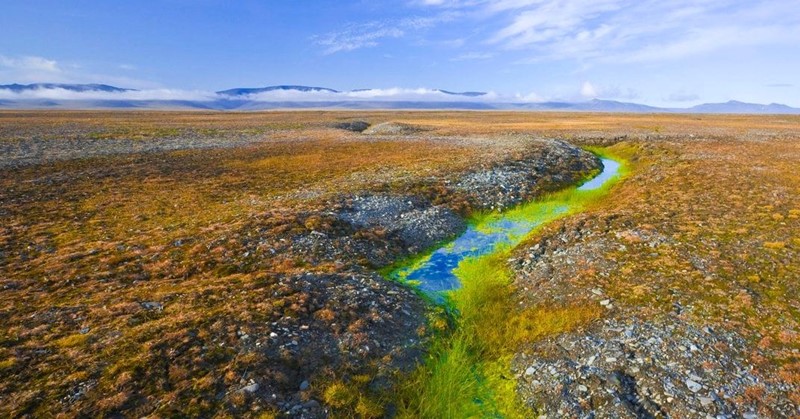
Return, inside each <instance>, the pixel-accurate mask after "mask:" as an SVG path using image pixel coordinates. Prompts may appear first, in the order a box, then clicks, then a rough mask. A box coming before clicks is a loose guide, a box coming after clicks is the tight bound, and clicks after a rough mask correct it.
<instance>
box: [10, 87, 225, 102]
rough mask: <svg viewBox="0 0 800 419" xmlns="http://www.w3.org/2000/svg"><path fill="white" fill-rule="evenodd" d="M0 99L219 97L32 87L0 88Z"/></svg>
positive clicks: (164, 91) (199, 93) (166, 91)
mask: <svg viewBox="0 0 800 419" xmlns="http://www.w3.org/2000/svg"><path fill="white" fill-rule="evenodd" d="M0 99H5V100H133V101H136V100H190V101H208V100H215V99H219V96H218V95H217V94H216V93H213V92H203V91H192V90H177V89H152V90H132V91H126V92H102V91H87V92H75V91H72V90H67V89H61V88H55V89H32V90H23V91H21V92H13V91H11V90H6V89H0Z"/></svg>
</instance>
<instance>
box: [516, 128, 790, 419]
mask: <svg viewBox="0 0 800 419" xmlns="http://www.w3.org/2000/svg"><path fill="white" fill-rule="evenodd" d="M614 141H618V140H614ZM622 146H624V147H630V144H628V145H625V144H624V143H623V144H622ZM636 153H637V154H636V155H637V160H639V161H634V162H633V165H634V167H638V174H634V175H633V176H632V177H631V178H630V179H628V180H626V181H625V182H624V184H623V185H621V186H619V187H618V188H615V190H614V191H612V198H611V199H610V200H608V201H607V202H605V203H604V204H601V205H599V206H598V207H596V208H593V209H591V210H590V211H588V212H587V213H586V214H581V215H578V216H576V217H574V218H572V219H569V220H566V221H563V222H560V223H557V224H556V225H553V226H550V227H548V228H545V229H544V231H543V232H542V233H541V235H540V236H538V237H536V238H534V239H532V241H530V242H529V243H527V244H525V245H523V246H521V247H520V248H519V250H518V251H517V253H516V257H515V258H514V260H513V261H512V262H511V265H512V266H513V267H514V269H515V271H516V272H517V275H516V279H515V285H516V286H517V287H518V298H519V299H520V304H522V305H528V306H539V305H547V306H552V305H556V306H558V305H564V306H571V305H579V306H588V307H596V308H597V310H599V312H600V315H599V317H600V319H599V320H597V321H595V322H593V323H590V324H587V325H586V326H585V327H584V328H583V329H581V330H580V331H577V332H569V333H565V334H561V335H558V336H552V337H549V338H546V339H543V340H541V341H539V342H535V343H530V344H527V345H524V347H523V349H522V350H520V351H519V352H518V354H517V356H516V357H515V359H514V362H513V371H514V373H515V375H516V377H517V380H518V390H519V392H520V394H521V395H522V397H523V399H524V400H525V401H526V402H527V403H528V404H529V405H530V406H532V407H535V408H536V409H537V410H538V411H539V412H540V413H541V414H542V415H544V416H546V417H564V416H567V417H644V418H647V417H697V418H706V417H713V418H733V417H750V418H756V417H797V416H798V415H800V379H798V375H797V373H796V371H797V365H798V360H800V346H799V344H800V340H798V339H797V336H798V321H800V318H799V317H798V316H797V313H798V308H800V307H798V306H797V299H796V296H797V294H796V292H797V286H798V279H800V272H798V270H797V266H800V265H798V263H797V262H798V261H800V256H798V253H797V251H798V249H797V244H798V242H797V240H796V237H797V236H796V234H797V227H798V224H797V220H798V218H797V216H800V211H798V209H799V208H797V206H798V205H800V202H798V201H797V199H796V197H797V195H796V194H793V193H791V192H789V191H791V190H793V189H794V188H796V185H793V182H795V181H794V180H793V176H795V175H794V174H793V173H791V172H789V171H786V169H788V167H789V162H790V161H800V160H798V159H800V153H798V152H797V143H796V142H793V141H785V140H782V139H779V138H775V139H773V140H772V141H769V142H761V141H755V140H753V139H751V138H748V137H740V138H738V139H727V140H726V141H718V140H709V139H705V140H697V142H693V141H691V140H684V139H673V140H669V141H664V140H661V141H658V142H653V143H652V144H650V145H649V146H648V147H647V148H638V149H637V151H636ZM673 153H674V154H673ZM668 155H672V156H673V157H671V158H667V157H665V156H668ZM744 165H746V166H744ZM767 168H769V169H767ZM744 173H747V174H748V175H747V176H749V177H748V178H747V179H748V180H746V181H745V180H743V179H744V178H742V176H743V174H744ZM745 196H746V197H748V198H747V200H743V199H742V198H743V197H745ZM613 197H616V198H613ZM793 214H795V215H793ZM793 240H794V241H793ZM776 243H777V244H776ZM790 243H794V245H791V244H790Z"/></svg>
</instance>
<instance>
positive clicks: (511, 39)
mask: <svg viewBox="0 0 800 419" xmlns="http://www.w3.org/2000/svg"><path fill="white" fill-rule="evenodd" d="M4 3H5V4H3V13H2V14H0V84H8V83H34V82H55V83H106V84H111V85H114V86H120V87H129V88H136V89H141V90H143V91H144V92H150V93H148V94H151V95H163V96H169V97H170V98H183V99H193V98H203V97H209V96H210V95H213V93H212V92H214V91H216V90H224V89H229V88H234V87H262V86H269V85H278V84H299V85H310V86H323V87H329V88H333V89H337V90H352V89H365V88H371V89H378V90H376V91H377V92H381V94H385V95H389V96H391V97H406V96H413V95H418V94H430V93H431V91H430V90H426V89H445V90H450V91H485V92H490V93H491V94H490V95H487V96H486V99H485V100H514V101H534V102H535V101H546V100H565V101H582V100H588V99H592V98H600V99H609V100H620V101H628V102H637V103H644V104H649V105H654V106H670V107H687V106H692V105H695V104H698V103H703V102H724V101H727V100H732V99H735V100H742V101H747V102H757V103H771V102H777V103H784V104H788V105H791V106H798V107H800V4H798V3H797V0H774V1H767V0H748V1H735V0H714V1H703V0H693V1H688V0H669V1H664V0H555V1H545V0H494V1H490V0H396V1H376V0H373V1H367V0H337V1H320V0H260V1H256V0H238V1H231V0H161V1H155V0H139V1H108V0H70V1H63V0H7V1H5V2H4ZM152 92H156V93H152ZM434 93H435V92H434ZM139 95H145V93H139ZM392 95H394V96H392Z"/></svg>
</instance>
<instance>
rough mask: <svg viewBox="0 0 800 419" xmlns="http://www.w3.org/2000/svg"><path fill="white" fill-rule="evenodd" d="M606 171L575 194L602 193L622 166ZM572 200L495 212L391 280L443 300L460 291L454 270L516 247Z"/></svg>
mask: <svg viewBox="0 0 800 419" xmlns="http://www.w3.org/2000/svg"><path fill="white" fill-rule="evenodd" d="M601 161H602V163H603V169H602V170H601V172H600V173H599V174H597V175H596V176H595V177H593V178H592V179H590V180H588V181H586V182H584V183H583V184H582V185H580V186H578V187H577V188H576V189H575V191H574V193H575V194H588V193H591V192H592V191H595V190H598V189H600V188H602V187H603V186H605V185H606V184H608V183H609V182H611V181H612V180H613V179H615V178H616V177H618V176H619V172H620V163H619V162H617V161H615V160H613V159H610V158H607V157H603V158H601ZM573 205H578V204H570V202H569V201H564V200H559V199H544V200H541V201H533V202H530V203H527V204H524V205H522V206H520V207H518V208H514V209H511V210H508V211H505V212H502V213H492V214H489V215H487V216H485V217H483V218H481V219H480V220H479V221H477V222H475V223H473V224H471V225H470V226H469V227H468V228H467V230H466V231H465V232H464V233H463V234H462V235H461V236H459V237H457V238H456V239H454V240H453V241H451V242H449V243H447V244H445V245H444V246H442V247H440V248H438V249H436V250H434V251H433V252H431V253H430V254H428V255H427V256H425V257H423V258H422V259H419V260H417V261H416V262H414V263H411V264H410V265H407V266H404V267H401V268H399V269H396V270H394V271H392V272H390V273H389V278H391V279H395V280H400V281H405V282H411V283H414V284H418V288H419V289H420V290H421V291H423V292H425V293H426V294H428V295H429V296H431V297H432V298H434V299H436V300H439V299H440V298H441V293H442V292H445V291H450V290H454V289H457V288H459V287H460V286H461V285H460V283H459V280H458V277H456V275H455V274H454V273H453V271H454V270H455V269H456V268H457V267H458V264H459V263H460V262H461V261H463V260H464V259H467V258H472V257H476V256H482V255H486V254H489V253H491V252H493V251H495V250H498V249H499V248H502V247H506V246H510V247H513V246H516V245H517V244H519V243H520V242H521V241H522V240H523V239H524V238H525V237H526V236H527V235H528V234H529V233H530V232H531V231H532V230H534V229H535V228H536V227H539V226H541V225H542V224H545V223H547V222H550V221H553V220H555V219H557V218H559V217H560V216H562V215H564V214H566V213H567V212H569V211H570V210H571V209H573V208H572V206H573Z"/></svg>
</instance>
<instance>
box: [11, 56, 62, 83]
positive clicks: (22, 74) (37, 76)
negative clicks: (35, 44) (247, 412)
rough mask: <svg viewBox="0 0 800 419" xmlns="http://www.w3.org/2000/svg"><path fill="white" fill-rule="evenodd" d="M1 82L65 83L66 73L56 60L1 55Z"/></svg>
mask: <svg viewBox="0 0 800 419" xmlns="http://www.w3.org/2000/svg"><path fill="white" fill-rule="evenodd" d="M0 80H13V81H19V82H36V81H42V80H45V81H54V82H60V81H65V80H66V78H65V74H64V71H63V70H62V69H61V67H60V66H59V64H58V62H56V61H55V60H49V59H47V58H44V57H36V56H22V57H9V56H5V55H0Z"/></svg>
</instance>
